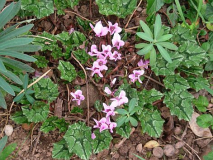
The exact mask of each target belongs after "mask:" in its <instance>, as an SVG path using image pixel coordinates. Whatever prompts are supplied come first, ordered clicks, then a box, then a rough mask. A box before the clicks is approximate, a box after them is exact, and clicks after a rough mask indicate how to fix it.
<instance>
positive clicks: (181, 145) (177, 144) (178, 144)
mask: <svg viewBox="0 0 213 160" xmlns="http://www.w3.org/2000/svg"><path fill="white" fill-rule="evenodd" d="M184 145H185V143H184V142H177V143H176V144H175V148H176V149H179V148H182V147H183V146H184Z"/></svg>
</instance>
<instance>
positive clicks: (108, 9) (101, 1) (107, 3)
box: [96, 0, 137, 18]
mask: <svg viewBox="0 0 213 160" xmlns="http://www.w3.org/2000/svg"><path fill="white" fill-rule="evenodd" d="M96 3H97V5H98V7H99V12H100V13H101V14H103V15H106V16H108V15H116V16H118V17H119V18H125V17H126V16H127V15H129V14H131V13H132V12H133V10H134V9H135V8H136V5H137V0H116V1H112V0H96Z"/></svg>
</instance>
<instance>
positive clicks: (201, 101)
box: [193, 96, 209, 112]
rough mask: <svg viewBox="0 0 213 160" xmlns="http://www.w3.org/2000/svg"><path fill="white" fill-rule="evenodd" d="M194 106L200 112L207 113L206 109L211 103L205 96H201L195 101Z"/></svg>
mask: <svg viewBox="0 0 213 160" xmlns="http://www.w3.org/2000/svg"><path fill="white" fill-rule="evenodd" d="M193 104H194V105H195V106H196V107H197V109H198V110H199V111H200V112H206V108H207V107H208V105H209V101H208V99H207V98H206V97H204V96H199V97H198V99H194V100H193Z"/></svg>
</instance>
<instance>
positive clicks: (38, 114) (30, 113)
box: [22, 101, 49, 123]
mask: <svg viewBox="0 0 213 160" xmlns="http://www.w3.org/2000/svg"><path fill="white" fill-rule="evenodd" d="M22 111H23V114H24V115H25V116H26V117H27V119H28V121H29V122H35V123H37V122H41V121H45V120H46V119H47V116H48V113H49V105H48V104H46V103H44V102H39V101H36V102H35V103H34V104H33V105H32V106H30V105H26V106H22Z"/></svg>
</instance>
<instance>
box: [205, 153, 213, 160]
mask: <svg viewBox="0 0 213 160" xmlns="http://www.w3.org/2000/svg"><path fill="white" fill-rule="evenodd" d="M212 157H213V151H211V152H209V153H208V154H207V155H205V156H203V158H204V160H211V159H212Z"/></svg>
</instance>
